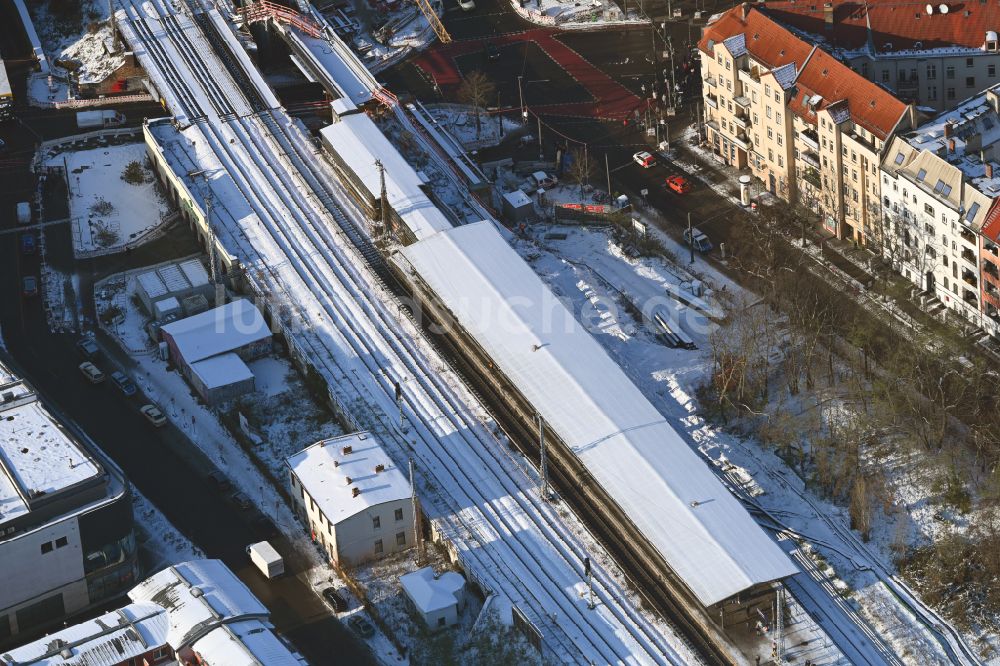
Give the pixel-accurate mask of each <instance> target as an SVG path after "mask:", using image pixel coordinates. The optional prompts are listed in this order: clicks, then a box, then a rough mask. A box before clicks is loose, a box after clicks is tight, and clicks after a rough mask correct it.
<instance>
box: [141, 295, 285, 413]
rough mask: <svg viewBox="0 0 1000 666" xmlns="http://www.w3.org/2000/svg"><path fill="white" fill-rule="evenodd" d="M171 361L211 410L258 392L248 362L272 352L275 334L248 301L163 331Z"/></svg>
mask: <svg viewBox="0 0 1000 666" xmlns="http://www.w3.org/2000/svg"><path fill="white" fill-rule="evenodd" d="M160 335H162V336H163V340H164V342H165V343H166V345H167V348H168V349H169V353H170V359H171V360H172V361H173V362H174V363H175V364H176V365H177V367H178V368H179V369H180V371H181V373H182V374H183V375H184V376H185V378H187V380H188V382H190V383H191V385H192V386H193V387H194V389H195V391H197V392H198V395H200V396H201V398H202V399H203V400H204V401H205V402H206V403H208V404H210V405H217V404H219V403H221V402H226V401H227V400H233V399H234V398H238V397H239V396H241V395H244V394H246V393H250V392H252V391H253V390H254V388H255V381H254V376H253V372H252V371H251V370H250V368H249V367H248V366H247V364H246V362H247V361H252V360H254V359H257V358H260V357H261V356H264V355H266V354H268V353H270V351H271V342H272V339H271V338H272V336H271V329H270V328H269V327H268V325H267V322H266V321H265V320H264V316H263V315H262V314H261V313H260V310H258V309H257V308H256V306H254V304H253V303H251V302H250V301H249V300H247V299H243V298H240V299H236V300H234V301H232V302H231V303H227V304H226V305H223V306H221V307H218V308H214V309H212V310H208V311H207V312H202V313H201V314H197V315H195V316H193V317H188V318H186V319H181V320H178V321H175V322H172V323H170V324H167V325H166V326H163V327H162V328H161V329H160Z"/></svg>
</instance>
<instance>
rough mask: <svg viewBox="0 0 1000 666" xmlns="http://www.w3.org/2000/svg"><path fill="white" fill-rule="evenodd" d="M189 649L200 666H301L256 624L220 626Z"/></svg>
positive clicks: (267, 628) (268, 631) (269, 632)
mask: <svg viewBox="0 0 1000 666" xmlns="http://www.w3.org/2000/svg"><path fill="white" fill-rule="evenodd" d="M191 647H192V649H193V650H194V652H195V653H196V654H197V655H198V659H199V661H198V663H199V664H202V666H260V665H261V664H266V666H302V663H303V662H302V661H300V660H299V659H297V658H296V657H295V656H294V655H293V654H292V653H291V652H290V651H289V649H288V648H287V647H285V644H284V643H282V642H281V641H280V640H279V639H278V637H277V636H276V635H275V634H274V632H273V631H272V630H271V627H270V626H269V625H268V624H265V623H263V622H261V621H260V620H242V621H240V622H230V623H227V624H223V625H221V626H219V627H216V628H215V629H213V630H212V631H210V632H208V633H207V634H205V637H204V638H200V639H198V640H197V641H195V642H194V644H193V645H192V646H191Z"/></svg>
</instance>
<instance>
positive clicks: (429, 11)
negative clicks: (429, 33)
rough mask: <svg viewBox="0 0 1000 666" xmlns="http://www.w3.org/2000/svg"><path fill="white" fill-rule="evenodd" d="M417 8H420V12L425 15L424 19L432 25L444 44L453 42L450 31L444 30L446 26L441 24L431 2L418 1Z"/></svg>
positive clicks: (426, 0) (425, 0)
mask: <svg viewBox="0 0 1000 666" xmlns="http://www.w3.org/2000/svg"><path fill="white" fill-rule="evenodd" d="M417 7H420V11H421V12H423V13H424V18H425V19H427V22H428V23H430V24H431V27H432V28H434V34H436V35H437V37H438V39H439V40H441V43H442V44H447V43H448V42H450V41H451V35H449V34H448V31H447V30H445V29H444V24H443V23H441V19H440V18H439V17H438V15H437V12H436V11H434V8H433V7H432V6H431V3H430V0H417Z"/></svg>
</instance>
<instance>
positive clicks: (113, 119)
mask: <svg viewBox="0 0 1000 666" xmlns="http://www.w3.org/2000/svg"><path fill="white" fill-rule="evenodd" d="M124 124H125V116H124V115H123V114H121V113H119V112H118V111H110V110H107V111H78V112H77V114H76V126H77V127H79V128H80V129H99V128H102V127H120V126H122V125H124Z"/></svg>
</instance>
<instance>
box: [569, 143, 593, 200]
mask: <svg viewBox="0 0 1000 666" xmlns="http://www.w3.org/2000/svg"><path fill="white" fill-rule="evenodd" d="M568 170H569V176H570V178H571V179H572V180H573V182H574V183H576V184H577V185H579V186H580V191H581V192H583V186H584V185H585V184H587V183H589V182H590V177H591V176H593V175H594V165H593V164H592V163H591V162H590V160H589V159H588V155H587V153H586V151H583V150H581V149H579V148H574V149H573V150H572V151H571V152H570V164H569V167H568Z"/></svg>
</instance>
